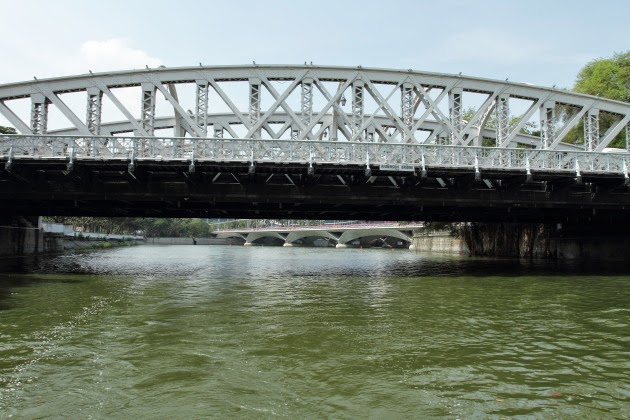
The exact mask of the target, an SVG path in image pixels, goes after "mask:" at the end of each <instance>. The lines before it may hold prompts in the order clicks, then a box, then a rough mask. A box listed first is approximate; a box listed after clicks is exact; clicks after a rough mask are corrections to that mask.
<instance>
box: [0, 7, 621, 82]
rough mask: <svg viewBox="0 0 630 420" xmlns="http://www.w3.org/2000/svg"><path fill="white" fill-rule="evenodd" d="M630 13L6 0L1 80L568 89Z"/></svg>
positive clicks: (617, 41)
mask: <svg viewBox="0 0 630 420" xmlns="http://www.w3.org/2000/svg"><path fill="white" fill-rule="evenodd" d="M479 3H481V4H479ZM629 15H630V1H627V0H600V1H598V2H592V1H589V2H587V1H582V0H571V1H565V0H545V1H543V0H529V1H518V2H517V1H508V0H503V1H499V0H486V1H482V2H480V1H464V0H440V1H438V0H432V1H424V0H416V1H411V0H388V1H385V0H382V1H374V0H364V1H345V0H315V1H311V2H301V1H298V0H292V1H289V0H287V1H282V0H266V1H250V0H243V1H239V0H229V1H228V0H209V1H196V0H188V1H187V0H180V1H167V0H152V1H145V0H136V1H130V0H108V1H107V2H101V1H98V2H97V1H85V0H83V1H78V0H76V1H73V0H54V1H45V0H41V1H33V0H21V1H15V0H0V51H2V54H1V55H0V57H1V60H0V84H4V83H10V82H17V81H23V80H32V78H33V76H35V77H37V78H45V77H56V76H64V75H73V74H83V73H87V72H88V70H92V71H94V72H97V71H110V70H125V69H133V68H144V67H145V66H147V65H148V66H149V67H156V66H159V65H164V66H166V67H180V66H197V65H199V63H203V64H204V65H231V64H250V63H252V61H256V63H258V64H302V63H304V62H305V61H308V62H311V61H312V62H313V63H314V64H318V65H331V66H357V65H361V66H363V67H381V68H392V69H414V70H419V71H432V72H439V73H459V72H462V73H463V74H465V75H470V76H478V77H486V78H491V79H498V80H505V79H506V78H508V79H509V80H510V81H515V82H526V83H531V84H535V85H541V86H552V85H557V86H558V87H564V88H570V87H571V86H572V85H573V83H574V81H575V77H576V75H577V73H578V72H579V70H580V69H581V68H582V66H584V65H585V64H586V63H588V62H589V61H591V60H593V59H596V58H602V57H610V56H612V55H613V54H614V53H615V52H621V51H625V50H628V49H630V30H628V26H627V25H628V24H627V22H628V16H629Z"/></svg>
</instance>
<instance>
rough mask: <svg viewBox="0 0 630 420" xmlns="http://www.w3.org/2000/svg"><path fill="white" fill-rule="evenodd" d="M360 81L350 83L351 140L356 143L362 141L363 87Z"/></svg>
mask: <svg viewBox="0 0 630 420" xmlns="http://www.w3.org/2000/svg"><path fill="white" fill-rule="evenodd" d="M364 86H365V83H364V82H363V81H362V80H355V81H354V82H353V83H352V138H353V139H354V140H356V141H362V140H363V133H362V132H361V126H362V125H363V112H364V105H363V87H364Z"/></svg>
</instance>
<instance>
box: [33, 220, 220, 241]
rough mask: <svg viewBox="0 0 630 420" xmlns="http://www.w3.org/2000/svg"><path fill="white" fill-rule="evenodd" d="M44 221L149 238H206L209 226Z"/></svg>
mask: <svg viewBox="0 0 630 420" xmlns="http://www.w3.org/2000/svg"><path fill="white" fill-rule="evenodd" d="M45 221H47V222H52V223H64V224H67V225H73V226H75V227H78V228H80V229H82V230H83V231H86V232H96V233H106V234H135V233H136V232H142V234H143V235H145V236H149V237H207V236H209V235H210V225H208V223H206V222H205V221H204V220H201V219H175V218H138V217H46V218H45Z"/></svg>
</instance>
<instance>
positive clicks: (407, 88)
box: [400, 83, 414, 143]
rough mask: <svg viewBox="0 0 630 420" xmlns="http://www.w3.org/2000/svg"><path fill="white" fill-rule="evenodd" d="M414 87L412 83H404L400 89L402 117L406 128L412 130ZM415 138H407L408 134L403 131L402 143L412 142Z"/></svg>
mask: <svg viewBox="0 0 630 420" xmlns="http://www.w3.org/2000/svg"><path fill="white" fill-rule="evenodd" d="M413 105H414V95H413V85H412V84H411V83H403V85H402V86H401V87H400V117H401V119H402V121H403V124H405V128H407V129H409V130H411V127H412V126H413ZM411 141H413V138H407V133H405V132H404V131H402V130H401V143H405V142H411Z"/></svg>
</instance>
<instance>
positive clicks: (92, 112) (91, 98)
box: [85, 87, 103, 136]
mask: <svg viewBox="0 0 630 420" xmlns="http://www.w3.org/2000/svg"><path fill="white" fill-rule="evenodd" d="M87 95H88V96H87V114H86V117H85V122H86V125H87V128H88V130H90V132H91V133H92V134H94V135H95V136H98V135H99V134H101V115H102V104H103V92H102V91H101V90H100V89H99V88H96V87H91V88H88V90H87Z"/></svg>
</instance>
